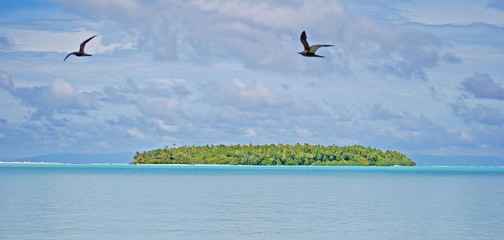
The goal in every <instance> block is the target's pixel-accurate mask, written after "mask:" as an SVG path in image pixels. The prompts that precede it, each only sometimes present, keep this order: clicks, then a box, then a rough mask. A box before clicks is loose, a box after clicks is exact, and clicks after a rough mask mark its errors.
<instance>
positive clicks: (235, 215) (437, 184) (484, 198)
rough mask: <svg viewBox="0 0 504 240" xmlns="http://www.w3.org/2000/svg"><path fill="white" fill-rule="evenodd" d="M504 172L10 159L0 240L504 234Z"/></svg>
mask: <svg viewBox="0 0 504 240" xmlns="http://www.w3.org/2000/svg"><path fill="white" fill-rule="evenodd" d="M503 186H504V168H500V167H308V166H303V167H301V166H299V167H286V166H285V167H284V166H279V167H277V166H198V165H196V166H185V165H184V166H178V165H177V166H175V165H140V166H135V165H85V164H84V165H77V164H0V198H1V200H0V239H13V240H14V239H15V240H21V239H30V240H31V239H51V240H55V239H72V240H75V239H87V240H89V239H107V240H108V239H188V240H191V239H205V240H211V239H219V240H223V239H224V240H225V239H230V240H231V239H232V240H235V239H285V240H287V239H289V240H296V239H384V240H385V239H387V240H392V239H419V240H420V239H422V240H425V239H454V240H455V239H457V240H461V239H471V240H472V239H492V240H494V239H504V228H503V227H502V223H504V187H503Z"/></svg>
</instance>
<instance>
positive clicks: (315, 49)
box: [308, 44, 334, 53]
mask: <svg viewBox="0 0 504 240" xmlns="http://www.w3.org/2000/svg"><path fill="white" fill-rule="evenodd" d="M332 46H334V45H327V44H323V45H313V46H311V47H310V50H309V51H308V52H310V53H315V51H317V49H319V48H321V47H332Z"/></svg>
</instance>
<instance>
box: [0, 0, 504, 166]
mask: <svg viewBox="0 0 504 240" xmlns="http://www.w3.org/2000/svg"><path fill="white" fill-rule="evenodd" d="M303 30H305V31H306V33H307V35H308V42H309V43H310V44H332V45H334V47H330V48H321V49H319V50H318V52H317V53H318V54H320V55H323V56H325V58H306V57H303V56H301V55H299V54H297V52H298V51H301V50H302V45H301V43H300V42H299V36H300V34H301V32H302V31H303ZM95 34H97V37H96V38H94V39H93V40H91V41H90V42H89V43H88V44H87V46H86V52H88V53H90V54H93V56H92V57H80V58H79V57H75V56H70V57H69V58H68V59H67V60H66V62H63V59H64V57H65V56H66V55H67V54H68V53H70V52H73V51H77V50H78V48H79V44H80V43H81V42H82V41H83V40H85V39H87V38H89V37H91V36H93V35H95ZM503 63H504V1H503V0H486V1H485V0H481V1H465V2H461V1H456V0H447V1H437V0H436V1H434V0H422V1H419V0H404V1H403V0H384V1H372V0H351V1H350V0H327V1H326V0H309V1H308V0H294V1H292V0H290V1H283V0H274V1H268V0H263V1H257V0H227V1H225V0H187V1H177V0H86V1H81V0H27V1H18V0H6V1H5V0H4V1H3V2H2V7H1V8H0V156H1V158H0V160H1V159H4V160H9V159H16V158H21V157H28V156H35V155H42V154H51V153H119V152H136V151H144V150H150V149H154V148H163V147H164V146H173V144H176V145H205V144H246V143H253V144H266V143H267V144H270V143H275V144H276V143H286V144H295V143H310V144H322V145H332V144H336V145H354V144H357V145H363V146H371V147H375V148H381V149H384V150H385V149H391V150H398V151H401V152H403V153H405V154H406V155H418V154H423V155H441V156H451V155H468V156H503V155H504V137H503V136H504V64H503Z"/></svg>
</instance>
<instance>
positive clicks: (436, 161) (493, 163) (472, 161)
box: [410, 154, 504, 167]
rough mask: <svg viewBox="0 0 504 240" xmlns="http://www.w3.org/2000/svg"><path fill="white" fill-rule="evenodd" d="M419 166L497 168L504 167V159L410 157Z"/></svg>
mask: <svg viewBox="0 0 504 240" xmlns="http://www.w3.org/2000/svg"><path fill="white" fill-rule="evenodd" d="M410 157H411V159H413V160H414V161H415V162H416V163H417V166H476V167H486V166H488V167H497V166H504V157H495V156H464V155H460V156H454V155H450V156H437V155H420V154H418V155H410Z"/></svg>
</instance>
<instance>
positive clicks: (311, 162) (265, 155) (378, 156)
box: [131, 143, 416, 166]
mask: <svg viewBox="0 0 504 240" xmlns="http://www.w3.org/2000/svg"><path fill="white" fill-rule="evenodd" d="M131 164H223V165H292V166H296V165H305V166H306V165H308V166H415V165H416V164H415V162H413V161H412V160H411V159H409V158H407V157H406V156H405V155H404V154H402V153H399V152H397V151H390V150H387V151H385V152H383V151H382V150H380V149H375V148H371V147H363V146H358V145H354V146H345V147H339V146H335V145H331V146H321V145H309V144H306V143H305V144H299V143H298V144H296V145H289V144H278V145H275V144H269V145H253V144H248V145H245V144H244V145H230V146H227V145H217V146H214V145H211V146H208V145H206V146H180V147H168V146H166V147H165V148H163V149H156V150H151V151H145V152H142V153H139V152H137V153H136V154H135V157H134V161H133V162H131Z"/></svg>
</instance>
